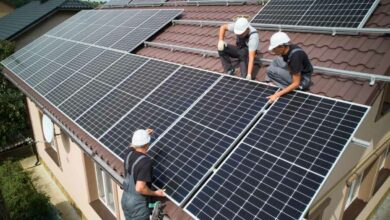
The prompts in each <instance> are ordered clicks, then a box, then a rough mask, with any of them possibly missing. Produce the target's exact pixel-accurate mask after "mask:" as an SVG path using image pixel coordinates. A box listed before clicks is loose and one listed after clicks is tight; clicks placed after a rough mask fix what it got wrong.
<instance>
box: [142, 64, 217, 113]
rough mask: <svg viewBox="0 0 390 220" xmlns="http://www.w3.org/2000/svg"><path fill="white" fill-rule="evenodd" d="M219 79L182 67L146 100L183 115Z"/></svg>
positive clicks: (200, 71)
mask: <svg viewBox="0 0 390 220" xmlns="http://www.w3.org/2000/svg"><path fill="white" fill-rule="evenodd" d="M219 77H220V75H217V74H210V73H209V72H206V71H202V70H198V69H193V68H188V67H181V68H180V69H179V70H178V71H177V72H175V73H174V74H173V75H172V76H171V77H170V78H169V79H168V80H167V81H165V82H164V83H163V84H162V85H161V86H159V88H158V89H157V90H156V91H154V92H153V93H152V94H150V96H149V97H148V98H147V99H146V100H147V101H149V102H151V103H154V104H156V105H158V106H161V107H163V108H165V109H168V110H170V111H173V112H175V113H177V114H181V113H183V112H184V111H185V110H186V109H187V108H188V107H190V105H191V104H192V103H193V102H194V101H195V100H196V99H197V98H199V97H200V96H201V95H202V94H203V93H204V92H205V91H206V90H207V89H208V88H209V87H210V86H211V85H212V84H213V83H214V82H215V81H216V80H217V79H218V78H219Z"/></svg>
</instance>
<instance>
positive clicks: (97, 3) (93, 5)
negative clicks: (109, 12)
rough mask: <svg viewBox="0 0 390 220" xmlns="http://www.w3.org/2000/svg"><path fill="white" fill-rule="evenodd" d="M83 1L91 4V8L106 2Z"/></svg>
mask: <svg viewBox="0 0 390 220" xmlns="http://www.w3.org/2000/svg"><path fill="white" fill-rule="evenodd" d="M82 2H83V3H85V4H87V5H88V6H90V7H91V8H96V7H98V6H99V5H103V4H105V3H106V2H105V1H100V2H98V1H96V2H95V1H82Z"/></svg>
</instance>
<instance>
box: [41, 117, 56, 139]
mask: <svg viewBox="0 0 390 220" xmlns="http://www.w3.org/2000/svg"><path fill="white" fill-rule="evenodd" d="M42 127H43V136H44V137H45V141H46V142H48V143H50V142H51V141H52V140H53V136H54V126H53V122H52V121H51V120H50V118H49V117H47V115H43V117H42Z"/></svg>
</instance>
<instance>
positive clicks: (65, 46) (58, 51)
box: [43, 41, 77, 59]
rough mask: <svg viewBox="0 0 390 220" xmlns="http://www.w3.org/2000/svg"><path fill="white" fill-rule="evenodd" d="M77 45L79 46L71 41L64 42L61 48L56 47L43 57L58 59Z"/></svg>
mask: <svg viewBox="0 0 390 220" xmlns="http://www.w3.org/2000/svg"><path fill="white" fill-rule="evenodd" d="M75 45H77V44H76V43H73V42H70V41H62V42H61V43H60V45H59V46H57V47H55V48H54V49H52V50H51V52H49V53H47V54H44V55H43V56H44V57H46V58H47V59H53V58H54V59H55V58H58V57H59V56H61V55H62V54H64V53H65V52H66V51H68V50H70V48H72V47H73V46H75Z"/></svg>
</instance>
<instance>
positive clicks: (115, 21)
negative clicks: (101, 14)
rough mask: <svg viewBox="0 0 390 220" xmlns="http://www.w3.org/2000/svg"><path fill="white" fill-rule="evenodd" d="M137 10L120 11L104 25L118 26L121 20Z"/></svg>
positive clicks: (126, 18)
mask: <svg viewBox="0 0 390 220" xmlns="http://www.w3.org/2000/svg"><path fill="white" fill-rule="evenodd" d="M138 12H139V11H137V10H131V11H130V10H127V11H122V12H121V13H120V14H118V16H116V17H115V18H113V19H111V20H110V21H108V22H107V24H106V25H113V26H120V25H121V24H122V23H123V22H125V21H126V20H129V19H131V18H132V17H133V16H135V15H136V14H137V13H138Z"/></svg>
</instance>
